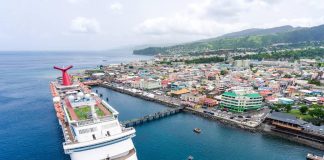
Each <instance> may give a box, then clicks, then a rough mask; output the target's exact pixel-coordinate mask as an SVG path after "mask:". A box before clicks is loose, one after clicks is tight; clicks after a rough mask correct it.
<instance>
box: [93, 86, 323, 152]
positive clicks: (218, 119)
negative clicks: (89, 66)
mask: <svg viewBox="0 0 324 160" xmlns="http://www.w3.org/2000/svg"><path fill="white" fill-rule="evenodd" d="M92 86H99V87H103V88H107V89H111V90H113V91H116V92H119V93H123V94H127V95H130V96H133V97H137V98H140V99H143V100H147V101H151V102H155V103H159V104H163V105H166V106H167V107H171V108H176V107H180V106H181V105H180V104H174V103H169V102H165V101H162V100H159V99H156V98H154V97H148V96H144V95H142V94H138V93H134V92H131V91H129V90H125V89H122V88H118V87H115V86H112V85H108V84H101V83H99V84H95V85H92ZM183 111H184V112H186V113H189V114H193V115H197V116H200V117H203V118H207V119H208V120H212V121H215V122H217V123H221V124H222V125H224V126H227V127H233V128H236V129H242V130H245V131H249V132H252V133H255V132H259V133H262V134H265V135H269V136H275V137H280V138H283V139H286V140H289V141H292V142H295V143H298V144H301V145H305V146H309V147H312V148H315V149H319V150H321V151H324V144H320V143H317V142H314V141H310V140H305V139H301V138H299V137H298V136H297V137H295V136H291V135H287V134H283V133H278V132H275V131H272V130H271V129H269V128H268V127H266V124H265V123H260V124H259V125H257V126H255V127H250V126H248V125H242V124H238V123H236V122H233V121H230V120H227V119H224V118H221V117H217V116H213V115H210V114H206V113H203V112H200V111H197V110H194V109H191V108H188V107H185V108H184V109H183Z"/></svg>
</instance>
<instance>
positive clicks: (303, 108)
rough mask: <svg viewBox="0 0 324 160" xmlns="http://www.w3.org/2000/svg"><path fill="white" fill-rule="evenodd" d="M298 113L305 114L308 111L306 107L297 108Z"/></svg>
mask: <svg viewBox="0 0 324 160" xmlns="http://www.w3.org/2000/svg"><path fill="white" fill-rule="evenodd" d="M299 111H300V113H302V114H305V113H306V112H307V111H308V107H306V106H302V107H300V108H299Z"/></svg>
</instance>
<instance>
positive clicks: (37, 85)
mask: <svg viewBox="0 0 324 160" xmlns="http://www.w3.org/2000/svg"><path fill="white" fill-rule="evenodd" d="M147 58H149V57H145V56H134V55H131V54H130V52H122V51H118V52H117V51H110V52H0V75H1V77H0V137H1V138H0V160H11V159H12V160H16V159H23V160H47V159H49V160H56V159H57V160H68V159H69V157H68V156H67V155H65V154H64V152H63V149H62V142H63V136H62V133H61V130H60V126H59V124H58V122H57V119H56V116H55V111H54V109H53V105H52V98H51V96H50V91H49V86H48V83H49V81H51V80H52V79H54V78H55V77H57V76H59V75H60V74H59V72H57V71H55V70H53V69H52V67H53V65H59V66H63V65H65V66H67V65H70V64H72V65H74V70H77V69H85V68H89V67H90V68H93V67H96V66H97V65H100V64H107V63H120V62H127V61H133V60H138V59H147ZM103 59H105V60H107V61H102V60H103ZM95 89H97V90H98V91H99V92H100V93H102V94H103V96H104V97H108V98H109V103H110V104H111V105H112V106H113V107H115V108H116V109H117V110H118V111H119V112H120V120H127V119H132V118H137V117H140V116H143V115H146V114H149V113H153V112H157V111H160V110H164V109H166V108H165V106H163V105H160V104H156V103H152V102H147V101H144V100H141V99H137V98H134V97H130V96H128V95H123V94H120V93H116V92H114V91H110V90H107V89H103V88H95ZM195 127H199V128H201V129H202V131H203V132H202V133H201V134H200V135H197V134H194V133H193V132H192V129H193V128H195ZM136 131H137V132H136V137H135V138H134V144H135V147H136V149H137V153H138V157H139V159H140V160H153V159H154V160H168V159H170V160H185V159H186V158H187V157H188V156H189V155H192V156H193V157H194V158H195V160H196V159H197V160H221V159H224V160H227V159H229V160H232V159H242V160H243V159H244V160H246V159H264V160H299V159H300V160H303V159H305V155H306V154H307V153H308V152H311V153H317V154H323V152H321V151H319V150H315V149H312V148H309V147H306V146H303V145H299V144H296V143H293V142H289V141H287V140H284V139H281V138H275V137H271V136H267V135H262V134H260V133H250V132H247V131H242V130H240V129H235V128H230V127H226V126H223V125H221V124H218V123H217V122H214V121H209V120H206V119H203V118H200V117H197V116H194V115H191V114H185V113H181V114H178V115H175V116H172V117H168V118H165V119H162V120H158V121H154V122H151V123H147V124H144V125H142V126H138V127H136Z"/></svg>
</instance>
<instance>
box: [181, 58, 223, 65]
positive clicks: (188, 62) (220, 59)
mask: <svg viewBox="0 0 324 160" xmlns="http://www.w3.org/2000/svg"><path fill="white" fill-rule="evenodd" d="M223 61H224V58H221V57H207V58H198V59H193V60H187V61H185V62H186V63H187V64H191V63H217V62H223Z"/></svg>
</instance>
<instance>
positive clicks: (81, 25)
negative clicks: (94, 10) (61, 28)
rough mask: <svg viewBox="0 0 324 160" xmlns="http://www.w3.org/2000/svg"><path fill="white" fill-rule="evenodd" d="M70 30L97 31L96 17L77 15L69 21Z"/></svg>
mask: <svg viewBox="0 0 324 160" xmlns="http://www.w3.org/2000/svg"><path fill="white" fill-rule="evenodd" d="M70 30H71V31H72V32H76V33H98V32H100V25H99V23H98V21H97V20H96V19H91V18H85V17H77V18H75V19H73V20H72V21H71V24H70Z"/></svg>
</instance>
